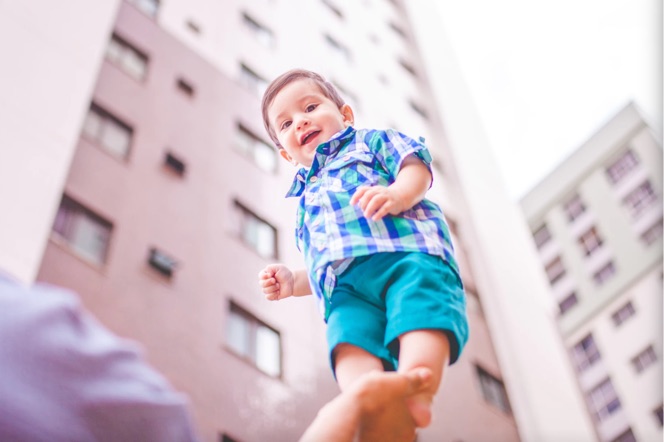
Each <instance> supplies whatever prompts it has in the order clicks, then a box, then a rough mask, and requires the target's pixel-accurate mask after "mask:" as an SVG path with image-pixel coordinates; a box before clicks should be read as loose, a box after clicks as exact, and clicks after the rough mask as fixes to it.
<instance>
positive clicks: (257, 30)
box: [242, 11, 275, 49]
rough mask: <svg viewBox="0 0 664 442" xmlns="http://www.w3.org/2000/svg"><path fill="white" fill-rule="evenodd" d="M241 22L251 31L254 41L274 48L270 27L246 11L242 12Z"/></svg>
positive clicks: (273, 38) (272, 33)
mask: <svg viewBox="0 0 664 442" xmlns="http://www.w3.org/2000/svg"><path fill="white" fill-rule="evenodd" d="M242 23H244V26H246V27H247V28H248V29H249V30H250V31H251V33H252V34H253V36H254V38H255V39H256V41H258V42H259V43H260V44H261V45H262V46H264V47H266V48H269V49H271V48H274V46H275V35H274V32H273V31H272V30H271V29H270V28H268V27H267V26H265V25H264V24H262V23H260V22H259V21H258V20H256V19H255V18H254V17H252V16H251V15H250V14H249V13H248V12H247V11H243V12H242Z"/></svg>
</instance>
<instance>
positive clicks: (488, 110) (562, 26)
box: [438, 0, 662, 200]
mask: <svg viewBox="0 0 664 442" xmlns="http://www.w3.org/2000/svg"><path fill="white" fill-rule="evenodd" d="M438 1H439V2H440V9H441V11H442V13H443V15H444V16H443V22H444V25H445V29H446V33H447V34H448V37H449V39H450V40H451V43H452V45H453V47H454V48H455V52H456V55H457V59H458V62H459V64H460V66H461V70H462V72H463V73H464V75H465V78H466V81H467V83H468V88H469V89H470V91H471V94H472V95H473V98H474V99H475V105H476V106H477V109H478V113H479V115H480V117H481V119H482V123H483V125H484V128H485V131H486V135H487V137H488V139H489V142H490V143H491V146H492V148H493V150H494V152H495V156H496V159H497V161H498V165H499V167H500V169H501V173H502V175H503V177H504V179H505V182H506V185H507V192H508V194H509V196H510V197H511V198H512V199H514V200H516V199H518V198H520V197H521V196H523V195H524V194H525V193H526V192H527V191H528V190H529V189H530V188H532V187H533V186H534V185H536V184H537V183H538V182H539V181H540V180H541V179H542V178H543V177H544V176H545V175H546V174H548V173H549V172H550V171H551V170H552V169H553V168H554V167H555V166H556V165H557V164H558V163H559V162H561V161H562V160H563V159H565V157H567V156H568V155H570V154H571V153H572V152H573V151H574V150H575V149H576V148H578V147H579V146H580V145H581V144H583V143H584V142H585V141H586V140H587V139H588V138H589V137H590V136H591V135H592V134H593V133H595V132H596V131H597V130H598V129H599V128H600V127H601V126H602V125H603V124H604V123H606V122H607V121H608V120H609V119H610V118H611V117H612V116H613V115H614V114H615V113H617V112H618V111H619V110H620V109H622V107H623V106H625V105H626V104H627V103H628V102H629V101H630V100H631V101H634V102H636V104H637V106H638V107H639V108H640V109H641V110H642V111H643V113H644V115H645V117H646V119H648V121H649V122H650V123H651V124H652V125H654V126H655V128H656V130H657V131H658V132H659V133H660V134H661V125H662V110H661V106H662V104H661V103H662V88H661V86H662V79H661V70H660V68H661V61H662V58H661V53H662V49H661V43H662V37H661V17H662V15H661V14H662V11H661V5H660V1H659V0H556V1H544V0H503V1H495V0H438Z"/></svg>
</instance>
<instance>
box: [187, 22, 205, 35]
mask: <svg viewBox="0 0 664 442" xmlns="http://www.w3.org/2000/svg"><path fill="white" fill-rule="evenodd" d="M185 25H186V26H187V29H189V30H190V31H191V32H192V33H194V34H196V35H200V34H201V27H200V26H199V25H198V23H196V22H195V21H193V20H187V22H186V23H185Z"/></svg>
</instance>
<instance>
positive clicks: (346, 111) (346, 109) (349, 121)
mask: <svg viewBox="0 0 664 442" xmlns="http://www.w3.org/2000/svg"><path fill="white" fill-rule="evenodd" d="M339 112H341V115H342V116H343V117H344V124H345V125H346V127H348V126H352V125H353V124H354V123H355V115H353V109H352V108H351V107H350V106H349V105H347V104H344V105H343V106H341V107H340V108H339Z"/></svg>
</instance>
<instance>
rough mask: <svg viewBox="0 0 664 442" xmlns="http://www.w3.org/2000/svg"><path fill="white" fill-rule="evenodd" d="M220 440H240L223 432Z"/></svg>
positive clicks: (230, 441) (223, 441) (231, 441)
mask: <svg viewBox="0 0 664 442" xmlns="http://www.w3.org/2000/svg"><path fill="white" fill-rule="evenodd" d="M219 442H239V441H238V440H237V439H235V438H232V437H230V436H229V435H228V434H226V433H222V434H220V435H219Z"/></svg>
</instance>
